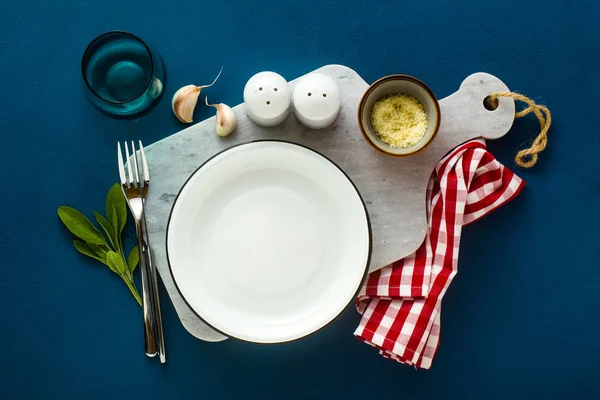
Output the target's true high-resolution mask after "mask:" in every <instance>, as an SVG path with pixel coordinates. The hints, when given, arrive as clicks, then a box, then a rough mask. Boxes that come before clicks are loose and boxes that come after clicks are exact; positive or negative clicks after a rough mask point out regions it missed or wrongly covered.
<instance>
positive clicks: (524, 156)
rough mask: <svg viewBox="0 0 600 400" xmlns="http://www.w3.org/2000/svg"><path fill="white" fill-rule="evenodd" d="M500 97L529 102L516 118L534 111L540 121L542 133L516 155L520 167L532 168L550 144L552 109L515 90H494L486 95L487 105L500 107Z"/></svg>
mask: <svg viewBox="0 0 600 400" xmlns="http://www.w3.org/2000/svg"><path fill="white" fill-rule="evenodd" d="M498 97H510V98H512V99H514V100H519V101H522V102H523V103H525V104H527V106H528V107H527V108H525V109H524V110H522V111H519V112H517V113H515V119H517V118H521V117H524V116H526V115H527V114H530V113H533V114H535V116H536V117H537V119H538V121H539V123H540V133H539V134H538V135H537V137H536V138H535V139H534V140H533V143H532V144H531V146H530V147H528V148H526V149H523V150H521V151H519V152H518V153H517V155H516V156H515V163H516V164H517V165H518V166H519V167H522V168H531V167H533V166H534V165H535V163H536V162H537V160H538V154H539V153H541V152H542V151H544V149H545V148H546V145H547V144H548V130H549V129H550V123H551V121H552V119H551V116H550V110H548V107H546V106H543V105H540V104H536V103H535V102H534V101H533V100H531V99H530V98H529V97H527V96H523V95H522V94H519V93H514V92H494V93H492V94H490V95H489V96H488V97H486V99H485V101H486V105H487V106H489V107H491V109H496V108H497V107H498Z"/></svg>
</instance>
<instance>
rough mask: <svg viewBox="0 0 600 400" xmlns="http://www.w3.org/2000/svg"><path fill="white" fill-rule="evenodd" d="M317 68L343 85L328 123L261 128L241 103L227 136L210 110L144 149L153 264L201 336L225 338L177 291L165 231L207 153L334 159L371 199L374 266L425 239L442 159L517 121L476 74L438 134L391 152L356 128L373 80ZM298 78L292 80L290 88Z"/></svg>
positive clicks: (493, 81)
mask: <svg viewBox="0 0 600 400" xmlns="http://www.w3.org/2000/svg"><path fill="white" fill-rule="evenodd" d="M317 71H318V72H321V73H323V74H326V75H328V76H330V77H331V78H333V79H334V80H335V81H336V82H337V84H338V85H339V88H340V97H341V101H342V106H341V111H340V115H339V117H338V119H337V120H336V121H335V122H334V124H333V125H332V126H330V127H329V128H326V129H323V130H311V129H308V128H305V127H303V126H302V125H300V124H299V123H298V122H297V121H296V119H295V117H294V115H293V112H292V113H290V116H289V117H288V118H287V119H286V121H284V122H283V123H282V124H281V125H279V126H276V127H273V128H262V127H259V126H257V125H255V124H254V123H253V122H251V121H250V119H249V118H248V117H247V116H246V112H245V109H244V105H243V104H240V105H238V106H237V107H235V108H234V110H235V112H236V115H237V118H238V127H237V129H236V131H235V132H234V133H232V134H231V135H230V136H229V137H227V138H219V137H217V136H216V135H215V120H214V117H213V118H209V119H207V120H205V121H202V122H199V123H197V124H195V125H193V126H191V127H189V128H188V129H185V130H183V131H181V132H178V133H176V134H174V135H172V136H170V137H167V138H165V139H163V140H161V141H159V142H157V143H154V144H152V145H150V146H148V147H147V148H146V153H147V158H148V163H149V165H150V175H151V177H152V185H151V189H150V192H149V194H148V200H147V220H148V221H147V222H148V227H149V230H150V242H151V245H152V247H153V251H154V257H155V263H156V265H157V268H158V271H159V273H160V275H161V278H162V280H163V282H164V284H165V287H166V289H167V292H168V293H169V296H170V297H171V300H172V301H173V304H174V306H175V309H176V310H177V313H178V315H179V317H180V318H181V321H182V323H183V325H184V327H185V328H186V329H187V330H188V331H189V332H190V333H191V334H192V335H194V336H196V337H198V338H200V339H203V340H207V341H220V340H224V339H226V337H225V336H223V335H221V334H219V333H217V332H215V331H214V330H212V329H211V328H209V327H208V326H206V325H205V324H204V323H203V322H202V321H201V320H200V319H199V318H198V317H196V315H195V314H194V313H193V312H192V311H191V310H190V309H189V308H188V307H187V305H186V304H185V302H184V301H183V299H182V298H181V296H180V295H179V293H178V292H177V289H176V288H175V285H174V283H173V280H172V277H171V274H170V272H169V267H168V264H167V257H166V241H165V234H166V228H167V222H168V218H169V213H170V211H171V207H172V205H173V201H174V200H175V197H176V196H177V193H178V192H179V190H180V189H181V187H182V185H183V183H184V182H185V181H186V179H187V178H188V177H189V176H190V174H191V173H192V172H194V170H195V169H196V168H198V167H199V166H200V165H201V164H202V163H203V162H204V161H206V160H207V159H208V158H209V157H211V156H213V155H214V154H215V153H217V152H219V151H221V150H223V149H225V148H227V147H229V146H232V145H234V144H237V143H242V142H246V141H250V140H256V139H283V140H288V141H291V142H296V143H300V144H303V145H305V146H308V147H311V148H313V149H315V150H317V151H319V152H321V153H322V154H324V155H325V156H327V157H328V158H330V159H331V160H333V161H334V162H335V163H336V164H338V165H339V166H340V167H341V168H342V169H343V170H344V171H345V172H346V173H347V174H348V176H349V177H350V178H351V179H352V181H353V182H354V183H355V185H356V186H357V188H358V190H359V191H360V193H361V195H362V197H363V199H364V201H365V203H366V205H367V209H368V211H369V216H370V219H371V225H372V230H373V253H372V257H371V266H370V270H371V271H374V270H377V269H379V268H382V267H384V266H386V265H388V264H390V263H392V262H394V261H396V260H399V259H401V258H403V257H405V256H407V255H409V254H411V253H412V252H414V251H415V250H416V249H417V248H418V247H419V246H420V244H421V243H422V241H423V239H424V237H425V231H426V228H427V220H426V213H425V194H426V188H427V182H428V180H429V178H430V176H431V172H432V171H433V169H434V167H435V165H436V164H437V162H438V161H439V160H440V159H441V158H442V157H443V156H444V155H445V154H446V153H447V152H448V151H450V150H452V149H453V148H454V147H456V146H457V145H459V144H461V143H464V142H466V141H468V140H470V139H473V138H477V137H484V138H486V139H497V138H499V137H502V136H504V135H505V134H506V133H507V132H508V131H509V129H510V128H511V126H512V123H513V120H514V114H515V105H514V101H513V100H512V99H509V98H501V99H499V106H498V108H497V109H496V110H494V111H489V110H487V109H485V107H484V106H483V99H484V98H485V97H486V96H487V95H489V94H490V93H492V92H495V91H508V88H507V87H506V85H505V84H504V83H503V82H502V81H500V80H499V79H498V78H496V77H494V76H492V75H489V74H486V73H476V74H473V75H470V76H469V77H467V78H466V79H465V80H464V81H463V83H462V84H461V86H460V88H459V90H458V91H457V92H456V93H454V94H452V95H451V96H449V97H446V98H444V99H442V100H440V109H441V125H440V130H439V132H438V135H437V136H436V138H435V140H434V141H433V142H432V143H431V144H430V145H429V146H428V147H426V148H425V149H424V150H423V151H421V152H420V153H418V154H416V155H414V156H410V157H406V158H392V157H389V156H386V155H383V154H381V153H379V152H377V151H375V150H374V149H373V148H372V147H371V146H370V145H369V144H367V143H366V142H365V140H364V139H363V136H362V134H361V132H360V129H359V127H358V122H357V108H358V103H359V101H360V98H361V97H362V95H363V93H364V92H365V90H366V89H367V87H368V84H367V83H366V82H365V81H364V80H363V79H362V78H361V77H360V76H359V75H358V74H357V73H356V72H355V71H353V70H352V69H350V68H348V67H345V66H342V65H327V66H324V67H322V68H319V69H318V70H316V71H314V72H317ZM295 82H296V80H295V81H292V82H290V86H291V89H292V90H293V87H294V85H295Z"/></svg>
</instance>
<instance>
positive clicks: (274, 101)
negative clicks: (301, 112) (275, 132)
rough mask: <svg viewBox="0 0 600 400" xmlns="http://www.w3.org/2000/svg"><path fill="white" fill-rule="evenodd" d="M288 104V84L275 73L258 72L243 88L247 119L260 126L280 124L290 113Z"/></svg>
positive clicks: (289, 99) (289, 100) (289, 97)
mask: <svg viewBox="0 0 600 400" xmlns="http://www.w3.org/2000/svg"><path fill="white" fill-rule="evenodd" d="M290 102H291V95H290V88H289V86H288V83H287V81H286V80H285V79H284V78H283V77H282V76H281V75H279V74H276V73H275V72H271V71H263V72H259V73H258V74H256V75H254V76H253V77H252V78H250V79H249V80H248V82H247V83H246V86H245V87H244V103H245V104H246V110H247V112H248V117H250V119H251V120H252V121H253V122H254V123H255V124H257V125H260V126H265V127H269V126H275V125H278V124H280V123H282V122H283V120H285V119H286V117H287V116H288V113H289V111H290Z"/></svg>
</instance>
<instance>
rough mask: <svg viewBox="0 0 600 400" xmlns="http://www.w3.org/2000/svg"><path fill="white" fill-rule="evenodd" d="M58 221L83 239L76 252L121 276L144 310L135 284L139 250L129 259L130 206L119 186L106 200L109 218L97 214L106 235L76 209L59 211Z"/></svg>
mask: <svg viewBox="0 0 600 400" xmlns="http://www.w3.org/2000/svg"><path fill="white" fill-rule="evenodd" d="M58 217H59V218H60V220H61V221H62V222H63V224H65V226H66V227H67V229H68V230H69V231H70V232H71V233H72V234H73V235H75V236H76V237H78V238H79V239H81V240H79V239H75V240H73V246H75V249H77V251H78V252H80V253H81V254H84V255H86V256H88V257H91V258H93V259H94V260H98V261H100V262H101V263H102V264H104V265H106V266H107V267H108V268H110V270H111V271H112V272H114V273H115V274H117V275H119V276H120V277H121V279H123V281H124V282H125V284H126V285H127V287H128V288H129V290H130V291H131V294H133V297H135V299H136V300H137V302H138V303H139V305H140V306H141V305H142V298H141V297H140V294H139V293H138V291H137V288H136V287H135V283H134V281H133V272H134V271H135V267H136V266H137V265H138V262H139V253H138V247H137V246H135V247H134V248H133V249H132V250H131V251H130V252H129V256H128V257H127V258H125V252H124V251H123V239H122V237H121V235H122V233H123V228H125V224H126V223H127V205H126V204H125V198H124V197H123V192H122V191H121V188H120V187H119V184H118V183H115V184H114V185H113V187H111V188H110V190H109V191H108V195H107V196H106V217H104V216H103V215H102V214H100V213H99V212H97V211H94V217H95V218H96V221H97V222H98V224H99V225H100V227H101V228H102V230H103V231H104V234H103V233H102V232H100V230H98V229H97V228H96V227H95V226H94V224H92V223H91V222H90V220H89V219H87V217H86V216H85V215H83V214H82V213H80V212H79V211H77V210H76V209H74V208H71V207H67V206H60V207H58ZM107 238H108V240H107Z"/></svg>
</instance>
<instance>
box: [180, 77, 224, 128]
mask: <svg viewBox="0 0 600 400" xmlns="http://www.w3.org/2000/svg"><path fill="white" fill-rule="evenodd" d="M221 72H223V67H221V70H220V71H219V73H218V74H217V77H216V78H215V80H214V81H213V82H212V83H211V84H210V85H203V86H196V85H186V86H184V87H182V88H180V89H179V90H178V91H176V92H175V94H174V95H173V99H172V100H171V108H172V109H173V114H175V116H176V117H177V119H179V120H180V121H181V122H185V123H190V122H193V120H194V109H195V108H196V104H197V103H198V96H200V91H201V90H202V89H205V88H208V87H211V86H212V85H214V84H215V83H216V82H217V79H219V77H220V76H221Z"/></svg>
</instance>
